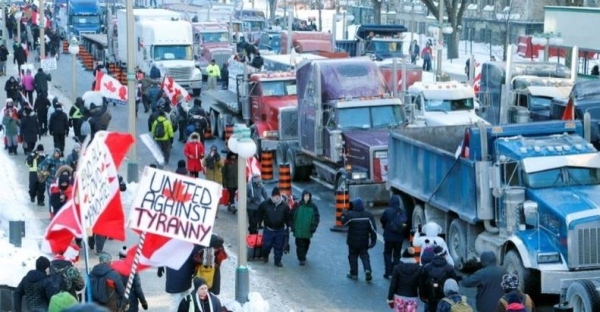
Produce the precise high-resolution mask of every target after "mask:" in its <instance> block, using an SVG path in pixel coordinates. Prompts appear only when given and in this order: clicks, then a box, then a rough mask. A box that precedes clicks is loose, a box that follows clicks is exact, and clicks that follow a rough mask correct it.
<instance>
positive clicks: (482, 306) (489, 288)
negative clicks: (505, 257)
mask: <svg viewBox="0 0 600 312" xmlns="http://www.w3.org/2000/svg"><path fill="white" fill-rule="evenodd" d="M480 258H481V265H482V266H483V268H481V269H480V270H478V271H477V272H475V273H474V274H473V275H471V276H469V277H466V278H465V279H464V280H462V286H464V287H477V311H494V309H495V308H496V305H497V304H498V300H500V298H501V297H502V295H504V289H503V288H502V286H501V285H500V284H501V283H502V276H503V275H504V274H505V273H506V271H505V270H504V267H502V266H499V265H498V264H496V255H494V253H493V252H491V251H485V252H483V253H481V257H480Z"/></svg>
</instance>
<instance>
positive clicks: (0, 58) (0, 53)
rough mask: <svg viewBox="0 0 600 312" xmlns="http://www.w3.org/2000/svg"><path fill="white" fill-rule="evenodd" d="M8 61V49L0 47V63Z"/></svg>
mask: <svg viewBox="0 0 600 312" xmlns="http://www.w3.org/2000/svg"><path fill="white" fill-rule="evenodd" d="M7 60H8V49H7V48H6V47H0V62H6V61H7Z"/></svg>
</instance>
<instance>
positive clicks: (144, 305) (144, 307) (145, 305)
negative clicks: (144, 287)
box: [142, 301, 148, 310]
mask: <svg viewBox="0 0 600 312" xmlns="http://www.w3.org/2000/svg"><path fill="white" fill-rule="evenodd" d="M142 308H143V309H144V310H148V302H146V301H144V302H142Z"/></svg>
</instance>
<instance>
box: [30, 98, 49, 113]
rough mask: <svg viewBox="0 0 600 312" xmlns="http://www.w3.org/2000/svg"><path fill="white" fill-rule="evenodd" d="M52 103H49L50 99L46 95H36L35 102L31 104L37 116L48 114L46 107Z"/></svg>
mask: <svg viewBox="0 0 600 312" xmlns="http://www.w3.org/2000/svg"><path fill="white" fill-rule="evenodd" d="M51 105H52V104H51V103H50V100H48V98H47V97H45V96H38V97H36V99H35V103H34V105H33V110H34V111H35V112H36V113H37V114H38V115H39V116H42V117H43V116H48V109H49V108H50V106H51Z"/></svg>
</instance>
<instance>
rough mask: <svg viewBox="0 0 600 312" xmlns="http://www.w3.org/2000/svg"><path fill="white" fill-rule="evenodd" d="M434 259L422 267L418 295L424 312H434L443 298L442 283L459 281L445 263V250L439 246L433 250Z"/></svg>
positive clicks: (452, 268)
mask: <svg viewBox="0 0 600 312" xmlns="http://www.w3.org/2000/svg"><path fill="white" fill-rule="evenodd" d="M433 253H434V257H433V260H431V263H429V264H427V265H425V266H424V267H423V273H422V276H421V285H420V286H419V290H420V292H419V295H420V296H421V300H422V301H423V302H425V303H426V306H427V309H426V310H425V311H429V312H436V309H437V306H438V303H439V302H440V300H442V299H443V298H444V296H445V294H444V291H443V285H444V282H445V281H446V280H447V279H449V278H452V279H455V280H459V277H458V275H456V272H455V271H454V267H453V266H452V265H450V264H448V262H447V261H446V250H444V248H442V247H440V246H435V248H433Z"/></svg>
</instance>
